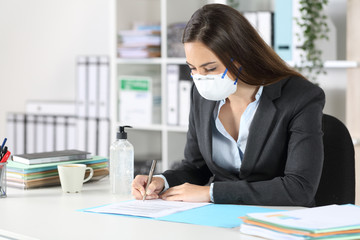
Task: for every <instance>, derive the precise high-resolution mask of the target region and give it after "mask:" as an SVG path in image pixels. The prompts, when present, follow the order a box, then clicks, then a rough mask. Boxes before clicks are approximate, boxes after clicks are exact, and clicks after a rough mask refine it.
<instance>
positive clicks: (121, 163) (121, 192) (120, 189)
mask: <svg viewBox="0 0 360 240" xmlns="http://www.w3.org/2000/svg"><path fill="white" fill-rule="evenodd" d="M127 127H128V128H131V127H130V126H120V127H119V132H117V134H116V141H115V142H114V143H112V144H111V146H110V186H111V193H113V194H116V195H118V196H120V197H122V198H124V199H125V198H126V199H130V198H131V197H132V196H131V184H132V181H133V179H134V147H133V145H132V144H131V143H130V142H129V141H128V140H127V132H125V128H127Z"/></svg>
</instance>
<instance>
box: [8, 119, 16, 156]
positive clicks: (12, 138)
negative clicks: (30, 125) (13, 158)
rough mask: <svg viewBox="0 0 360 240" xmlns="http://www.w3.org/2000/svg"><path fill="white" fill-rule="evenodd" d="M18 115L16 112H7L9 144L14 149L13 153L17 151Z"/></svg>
mask: <svg viewBox="0 0 360 240" xmlns="http://www.w3.org/2000/svg"><path fill="white" fill-rule="evenodd" d="M15 121H16V115H15V114H14V113H7V115H6V136H7V139H8V141H7V146H8V148H9V149H12V151H11V152H12V153H13V154H14V153H16V144H15V143H16V129H15Z"/></svg>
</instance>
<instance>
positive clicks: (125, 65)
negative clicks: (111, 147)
mask: <svg viewBox="0 0 360 240" xmlns="http://www.w3.org/2000/svg"><path fill="white" fill-rule="evenodd" d="M269 1H270V4H269V5H271V4H272V1H271V0H269ZM213 2H216V1H214V0H212V1H210V0H208V1H206V0H182V1H179V0H132V1H128V0H113V1H112V6H111V8H112V11H111V12H112V14H113V15H112V16H111V17H110V19H111V22H110V25H111V29H112V30H113V33H112V42H111V44H110V46H111V49H110V52H111V59H112V61H111V64H112V72H111V79H112V80H111V109H112V121H111V122H112V124H111V125H112V127H111V141H113V140H114V139H115V133H116V127H117V126H118V125H120V124H121V123H120V122H119V121H118V109H117V108H118V106H117V102H118V92H117V91H118V85H117V79H118V76H119V75H140V76H143V75H147V76H151V77H153V79H154V80H155V81H158V82H159V84H160V86H161V117H160V118H159V119H160V120H159V122H156V123H155V124H152V125H147V126H140V125H139V126H133V127H134V128H133V129H132V130H129V134H128V136H129V141H130V142H132V143H133V144H134V147H135V159H145V160H150V159H151V158H156V159H161V160H162V167H161V169H159V170H166V169H169V168H170V167H171V165H172V164H173V163H175V162H176V161H179V160H181V159H182V158H183V150H184V146H185V141H186V131H187V127H180V126H169V125H168V124H167V92H166V89H167V87H166V84H167V77H166V76H167V74H166V72H167V65H168V64H184V63H185V59H184V58H169V57H168V53H167V28H168V25H169V24H171V23H177V22H186V21H187V20H189V18H190V17H191V15H192V13H193V12H194V11H195V10H196V9H198V8H199V7H201V6H202V5H204V4H207V3H213ZM220 2H224V1H220ZM244 5H246V4H244ZM240 6H241V4H240ZM134 21H143V22H153V23H160V25H161V57H160V58H147V59H123V58H118V57H117V51H116V50H117V33H118V31H119V30H126V29H130V28H131V23H132V22H134ZM289 64H290V65H292V63H291V62H289ZM358 66H359V64H358V62H356V61H326V62H325V68H328V69H332V68H336V69H344V71H346V69H348V68H356V67H358Z"/></svg>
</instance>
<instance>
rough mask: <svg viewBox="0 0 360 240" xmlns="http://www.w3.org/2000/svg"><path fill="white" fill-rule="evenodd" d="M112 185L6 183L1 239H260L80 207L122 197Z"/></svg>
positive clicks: (0, 219)
mask: <svg viewBox="0 0 360 240" xmlns="http://www.w3.org/2000/svg"><path fill="white" fill-rule="evenodd" d="M109 185H110V184H109V181H108V178H104V179H102V180H100V181H97V182H91V183H86V184H84V186H83V190H82V192H81V193H76V194H68V193H63V192H62V191H61V188H60V187H51V188H41V189H31V190H25V191H23V190H19V189H14V188H8V192H7V195H8V196H7V198H3V199H0V239H41V240H48V239H54V240H55V239H66V240H71V239H86V240H91V239H106V240H107V239H124V240H132V239H141V240H151V239H157V240H158V239H172V240H177V239H179V240H180V239H181V240H191V239H206V240H210V239H216V240H221V239H227V240H231V239H236V240H239V239H259V238H254V237H250V236H245V235H242V234H240V233H239V229H238V228H234V229H226V228H218V227H207V226H198V225H191V224H183V223H173V222H164V221H157V220H152V219H142V218H134V217H124V216H116V215H103V214H94V213H85V212H79V211H76V210H79V209H83V208H88V207H94V206H99V205H102V204H108V203H112V202H118V201H121V200H122V199H119V198H117V197H115V196H113V195H112V194H110V190H109ZM274 209H279V208H275V207H274ZM281 209H284V208H281ZM285 209H293V208H290V207H287V208H285Z"/></svg>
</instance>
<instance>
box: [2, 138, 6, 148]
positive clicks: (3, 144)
mask: <svg viewBox="0 0 360 240" xmlns="http://www.w3.org/2000/svg"><path fill="white" fill-rule="evenodd" d="M6 141H7V138H4V141H3V143H2V144H1V149H4V146H5V143H6Z"/></svg>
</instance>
